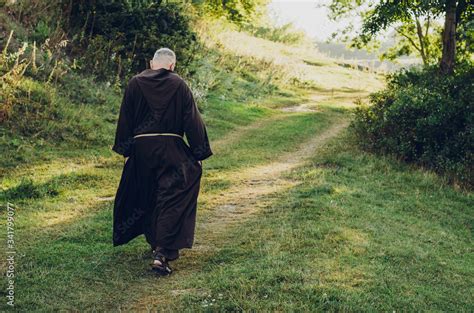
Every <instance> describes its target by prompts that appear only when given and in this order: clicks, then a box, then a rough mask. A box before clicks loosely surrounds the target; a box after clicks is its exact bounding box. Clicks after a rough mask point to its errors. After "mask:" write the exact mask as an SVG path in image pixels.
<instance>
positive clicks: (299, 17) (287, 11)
mask: <svg viewBox="0 0 474 313" xmlns="http://www.w3.org/2000/svg"><path fill="white" fill-rule="evenodd" d="M329 2H330V1H329V0H286V1H285V0H273V1H272V2H271V3H270V4H269V11H270V16H271V17H272V19H273V20H274V21H275V22H276V24H277V25H282V24H286V23H289V22H292V23H293V24H294V25H295V26H296V27H297V28H299V29H302V30H304V31H305V32H306V33H307V34H308V35H309V36H310V37H313V38H315V39H317V40H319V41H325V40H326V39H328V38H329V37H330V36H331V34H332V33H333V32H336V31H337V30H339V29H342V28H344V27H345V26H347V22H346V23H344V22H334V21H331V20H329V18H328V15H329V12H328V10H327V9H326V8H325V7H324V6H323V5H324V4H328V3H329Z"/></svg>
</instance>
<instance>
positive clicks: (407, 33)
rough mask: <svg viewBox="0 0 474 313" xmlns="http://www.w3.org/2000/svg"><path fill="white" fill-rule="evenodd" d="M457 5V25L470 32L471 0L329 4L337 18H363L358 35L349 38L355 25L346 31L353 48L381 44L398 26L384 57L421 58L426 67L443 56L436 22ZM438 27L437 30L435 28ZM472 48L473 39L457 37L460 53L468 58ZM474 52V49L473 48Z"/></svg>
mask: <svg viewBox="0 0 474 313" xmlns="http://www.w3.org/2000/svg"><path fill="white" fill-rule="evenodd" d="M453 1H454V2H455V9H456V26H457V27H458V28H459V29H469V28H470V27H472V26H469V24H470V23H471V21H472V18H473V10H474V9H473V6H472V4H470V3H469V1H465V0H460V1H455V0H441V1H439V0H417V1H378V0H332V1H331V2H330V4H329V5H328V7H329V9H330V11H331V16H332V18H333V19H342V18H346V17H353V16H354V14H357V15H359V17H360V18H361V19H362V27H361V29H359V30H358V32H357V33H356V35H355V36H352V35H348V33H350V31H348V30H353V27H354V25H351V27H348V28H347V30H346V31H343V32H342V33H343V34H344V38H343V39H345V40H349V41H351V43H352V46H355V47H359V48H360V47H364V46H365V47H367V46H370V45H373V44H374V43H376V42H377V40H376V37H377V35H379V34H380V33H382V32H384V31H387V30H388V29H389V28H390V27H394V29H395V31H396V35H397V36H396V38H397V41H396V42H397V44H396V45H395V46H394V47H392V49H391V50H390V51H389V52H388V53H387V54H385V55H384V56H383V57H388V58H392V59H393V58H396V57H398V56H402V55H410V54H415V55H417V56H420V57H421V58H422V60H423V62H424V64H425V65H429V64H434V63H437V61H439V59H440V56H441V44H442V43H441V41H440V40H439V36H440V34H441V32H442V31H441V30H440V29H439V27H438V26H437V23H436V22H435V20H436V19H438V18H440V17H441V16H442V15H443V14H445V11H446V10H447V6H448V4H449V3H451V2H453ZM433 26H434V27H433ZM465 45H467V46H471V45H472V38H470V37H469V36H465V35H463V34H457V46H458V47H459V49H458V52H457V53H458V54H461V58H466V56H468V55H469V54H468V53H469V52H468V51H467V50H466V49H464V48H463V47H464V46H465ZM471 49H472V48H471ZM471 51H472V50H471Z"/></svg>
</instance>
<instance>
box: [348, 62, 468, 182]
mask: <svg viewBox="0 0 474 313" xmlns="http://www.w3.org/2000/svg"><path fill="white" fill-rule="evenodd" d="M473 86H474V69H473V68H472V67H467V68H466V69H464V70H459V71H458V72H457V73H456V74H454V75H452V76H442V75H439V74H438V73H436V70H435V69H434V68H428V69H425V70H416V69H414V70H407V71H403V72H400V73H396V74H393V75H392V76H390V77H389V79H388V86H387V89H385V90H383V91H380V92H378V93H375V94H373V95H372V96H371V98H370V102H371V104H372V105H371V106H366V105H364V104H361V105H360V106H359V107H358V108H357V110H356V112H355V120H354V121H353V124H352V127H353V129H354V130H355V132H356V134H357V135H358V138H359V141H360V143H361V145H362V146H364V147H365V148H367V149H369V150H373V151H378V152H382V153H390V154H395V155H397V156H399V157H401V158H402V159H404V160H406V161H413V162H417V163H421V164H423V165H425V166H429V167H431V168H434V169H435V170H438V171H445V172H447V173H449V174H453V175H454V176H455V177H457V178H458V179H459V180H460V181H462V182H464V183H467V184H469V185H473V184H474V181H473V179H474V177H473V174H474V173H473V168H472V164H474V155H473V151H474V129H473V125H474V107H473V102H472V99H473V98H474V88H473Z"/></svg>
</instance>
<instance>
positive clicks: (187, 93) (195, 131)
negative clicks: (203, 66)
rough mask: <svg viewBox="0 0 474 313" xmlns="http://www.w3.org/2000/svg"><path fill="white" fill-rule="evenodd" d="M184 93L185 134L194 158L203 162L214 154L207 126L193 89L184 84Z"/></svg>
mask: <svg viewBox="0 0 474 313" xmlns="http://www.w3.org/2000/svg"><path fill="white" fill-rule="evenodd" d="M183 93H184V94H183V101H184V103H183V115H184V119H183V121H184V133H185V134H186V138H187V139H188V143H189V146H190V147H191V152H192V154H193V156H194V157H195V158H196V159H197V160H199V161H202V160H204V159H207V158H208V157H210V156H211V155H212V154H213V153H212V151H211V146H210V144H209V138H208V137H207V131H206V126H205V125H204V121H203V120H202V117H201V114H200V113H199V110H198V107H197V105H196V102H195V101H194V97H193V94H192V92H191V89H190V88H189V87H188V85H187V84H186V83H183Z"/></svg>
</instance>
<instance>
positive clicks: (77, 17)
mask: <svg viewBox="0 0 474 313" xmlns="http://www.w3.org/2000/svg"><path fill="white" fill-rule="evenodd" d="M187 9H189V7H187V6H185V5H180V4H177V3H168V2H166V3H162V1H157V0H142V1H125V0H115V1H109V0H98V1H78V2H77V3H75V5H73V6H72V10H71V15H70V21H69V28H68V29H69V33H70V37H71V38H72V44H71V45H70V46H69V47H70V51H69V54H70V55H71V56H73V57H76V58H77V59H78V66H79V67H81V68H82V70H83V71H84V72H86V73H88V74H90V73H92V74H94V75H95V76H96V77H98V78H99V79H104V80H109V81H110V78H111V77H112V78H114V77H116V82H118V81H119V80H120V79H122V78H125V80H126V79H128V78H129V77H130V76H131V75H134V74H136V73H138V72H140V71H142V70H144V69H145V68H147V67H148V61H149V60H150V59H151V58H152V57H153V54H154V52H155V51H156V50H157V49H158V48H160V47H168V48H171V49H173V50H174V51H175V52H176V54H177V56H178V60H179V62H178V64H177V69H178V70H180V69H181V68H185V67H186V66H187V65H188V64H189V63H190V62H191V61H192V59H193V56H194V55H195V52H196V50H197V49H198V43H197V38H196V36H195V33H194V32H193V31H192V30H191V28H190V19H189V14H186V10H187Z"/></svg>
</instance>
